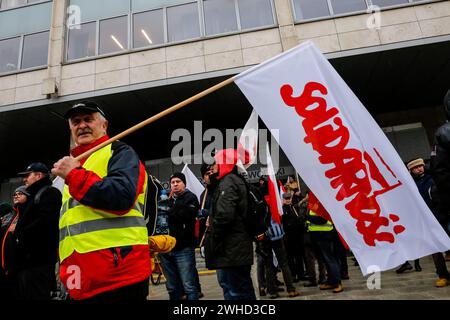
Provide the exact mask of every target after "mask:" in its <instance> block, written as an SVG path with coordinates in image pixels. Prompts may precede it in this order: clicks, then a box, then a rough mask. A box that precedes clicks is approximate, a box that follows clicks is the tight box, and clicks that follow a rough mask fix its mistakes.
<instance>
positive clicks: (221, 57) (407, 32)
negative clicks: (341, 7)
mask: <svg viewBox="0 0 450 320" xmlns="http://www.w3.org/2000/svg"><path fill="white" fill-rule="evenodd" d="M65 2H66V0H54V1H53V17H52V26H51V31H50V39H51V40H50V44H49V45H50V47H49V58H48V61H49V64H48V68H46V69H42V70H37V71H31V72H21V73H18V74H13V75H8V76H3V77H0V111H1V106H8V105H14V104H21V103H24V102H32V101H39V100H45V99H47V98H50V96H47V95H46V94H45V93H46V92H48V90H49V87H52V85H53V84H54V83H55V84H57V86H58V93H57V95H58V96H59V97H68V96H70V95H74V94H80V93H89V92H96V91H99V90H104V89H112V88H117V87H123V86H125V87H126V86H131V85H135V84H141V83H151V82H155V81H165V80H170V79H176V78H179V77H186V76H192V75H198V74H203V73H207V72H215V71H226V70H230V73H232V71H233V70H235V69H239V68H247V67H250V66H252V65H255V64H258V63H260V62H262V61H264V60H266V59H269V58H271V57H273V56H275V55H277V54H279V53H281V52H283V51H285V50H288V49H290V48H292V47H294V46H295V45H297V44H299V43H301V42H304V41H307V40H311V41H313V42H314V43H315V44H316V45H317V46H318V47H319V48H320V50H322V52H323V53H336V52H343V51H346V50H352V49H361V48H366V47H372V46H380V45H384V44H392V43H399V42H403V41H410V40H420V39H425V38H429V37H437V36H445V35H450V1H437V2H434V3H428V4H423V5H417V6H410V7H405V8H399V9H394V10H386V11H382V12H381V13H380V20H379V21H380V25H379V27H380V28H379V29H377V28H374V29H368V28H367V21H368V20H369V19H371V15H370V14H360V15H354V16H348V17H342V18H334V19H327V20H321V21H316V22H309V23H297V24H295V23H294V18H293V14H292V9H291V4H290V1H289V0H274V4H275V10H276V16H277V20H278V27H276V28H271V29H267V30H261V31H253V32H247V33H240V34H234V35H229V36H223V37H217V38H213V39H206V40H198V41H193V42H189V43H184V44H178V45H169V46H165V47H161V48H155V49H150V50H144V51H139V52H132V53H127V54H121V55H117V56H112V57H107V58H93V59H91V60H88V61H84V62H78V63H70V64H65V63H64V61H63V57H64V50H65V48H64V43H65V39H64V38H65V28H64V17H65V8H66V3H65ZM54 97H55V96H53V98H50V99H54Z"/></svg>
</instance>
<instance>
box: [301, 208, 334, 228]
mask: <svg viewBox="0 0 450 320" xmlns="http://www.w3.org/2000/svg"><path fill="white" fill-rule="evenodd" d="M309 215H310V216H317V213H315V212H314V211H312V210H309ZM306 225H307V226H308V231H311V232H315V231H331V230H333V224H332V223H331V222H330V221H327V223H325V224H314V223H311V222H310V221H306Z"/></svg>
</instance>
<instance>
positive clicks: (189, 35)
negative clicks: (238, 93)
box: [0, 0, 427, 73]
mask: <svg viewBox="0 0 450 320" xmlns="http://www.w3.org/2000/svg"><path fill="white" fill-rule="evenodd" d="M291 1H292V5H293V8H294V12H295V19H296V21H303V20H310V19H318V18H324V17H330V16H336V15H340V14H348V13H351V12H361V11H365V10H367V8H368V7H370V6H371V5H376V6H379V7H391V6H396V5H403V4H408V3H412V2H427V0H291ZM33 2H43V3H41V4H37V5H33V6H24V7H21V8H17V9H14V10H8V11H1V10H0V38H1V39H2V40H0V73H8V72H14V71H17V70H20V69H28V68H34V67H41V66H46V65H47V56H48V43H49V31H48V30H49V29H50V20H51V11H52V10H51V5H52V3H51V1H45V0H0V8H1V9H3V8H9V7H10V6H12V7H14V6H20V5H25V4H29V3H33ZM70 5H71V6H74V7H77V8H78V9H79V12H80V13H81V16H80V17H78V20H76V19H75V21H78V22H77V24H72V25H70V26H69V28H68V29H67V37H66V39H67V40H66V41H67V43H66V59H65V60H66V61H73V60H78V59H84V58H88V57H93V56H97V55H107V54H113V53H117V52H123V51H128V50H132V49H139V48H146V47H152V46H158V45H164V44H166V43H175V42H180V41H187V40H190V39H198V38H200V37H205V36H214V35H219V34H226V33H232V32H237V31H241V30H249V29H254V28H261V27H267V26H272V25H275V10H274V4H273V0H152V1H149V0H95V2H94V1H92V0H71V1H70ZM70 14H71V13H69V15H68V17H67V18H68V21H70V18H71V17H70ZM31 17H32V18H31Z"/></svg>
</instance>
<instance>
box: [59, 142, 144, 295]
mask: <svg viewBox="0 0 450 320" xmlns="http://www.w3.org/2000/svg"><path fill="white" fill-rule="evenodd" d="M107 139H108V136H104V137H102V138H100V139H98V140H97V141H95V142H94V143H92V144H90V145H87V146H79V147H76V148H74V149H73V150H72V151H71V154H72V156H74V157H76V156H78V155H80V154H82V153H83V152H85V151H87V150H89V149H91V148H93V147H94V146H96V145H98V144H100V143H102V142H103V141H106V140H107ZM111 148H112V150H113V155H112V157H111V158H110V160H109V162H108V174H107V176H105V177H104V178H103V179H102V178H100V177H99V176H98V175H97V174H95V173H94V172H92V171H88V170H86V169H84V168H76V169H73V170H72V171H70V173H69V174H68V175H67V177H66V179H65V183H66V184H67V185H68V187H69V191H70V194H71V195H72V197H73V198H74V199H75V200H77V201H79V202H80V203H82V204H84V205H87V206H90V207H93V208H98V209H101V210H104V211H108V212H110V213H114V214H117V215H121V214H125V213H126V212H128V210H130V209H131V208H132V206H133V205H134V202H135V201H136V199H137V197H138V195H139V194H140V193H141V192H142V190H143V187H144V182H145V175H146V172H145V167H144V166H143V164H142V163H141V162H140V160H139V158H138V156H137V154H136V153H135V152H134V150H133V149H132V148H131V147H129V146H128V145H126V144H124V143H122V142H113V144H112V147H111ZM84 161H85V160H84ZM84 161H81V163H82V164H83V163H84ZM150 274H151V265H150V252H149V247H148V245H135V246H130V247H120V248H109V249H103V250H98V251H93V252H89V253H83V254H81V253H78V252H76V251H75V252H73V253H72V255H70V256H69V257H68V258H67V259H65V260H64V261H63V262H62V264H61V266H60V278H61V281H62V283H63V284H64V285H65V286H66V288H67V289H68V291H69V294H70V296H71V297H72V298H74V299H76V300H78V299H86V298H90V297H92V296H95V295H97V294H99V293H102V292H106V291H111V290H114V289H118V288H120V287H124V286H128V285H131V284H133V283H137V282H141V281H144V280H145V279H148V278H149V276H150Z"/></svg>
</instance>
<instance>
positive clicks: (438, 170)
mask: <svg viewBox="0 0 450 320" xmlns="http://www.w3.org/2000/svg"><path fill="white" fill-rule="evenodd" d="M444 110H445V114H446V116H447V121H446V122H445V123H444V124H443V125H442V126H440V127H439V128H438V129H437V130H436V133H435V137H434V146H433V150H432V153H431V175H432V177H433V181H434V183H435V184H436V187H437V192H438V194H439V199H440V203H439V208H438V210H439V212H440V214H441V216H442V217H444V218H445V219H446V220H447V222H448V220H449V217H450V197H449V194H450V90H449V91H448V92H447V94H446V95H445V97H444ZM445 230H446V232H447V233H448V234H449V228H448V227H447V228H445Z"/></svg>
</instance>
